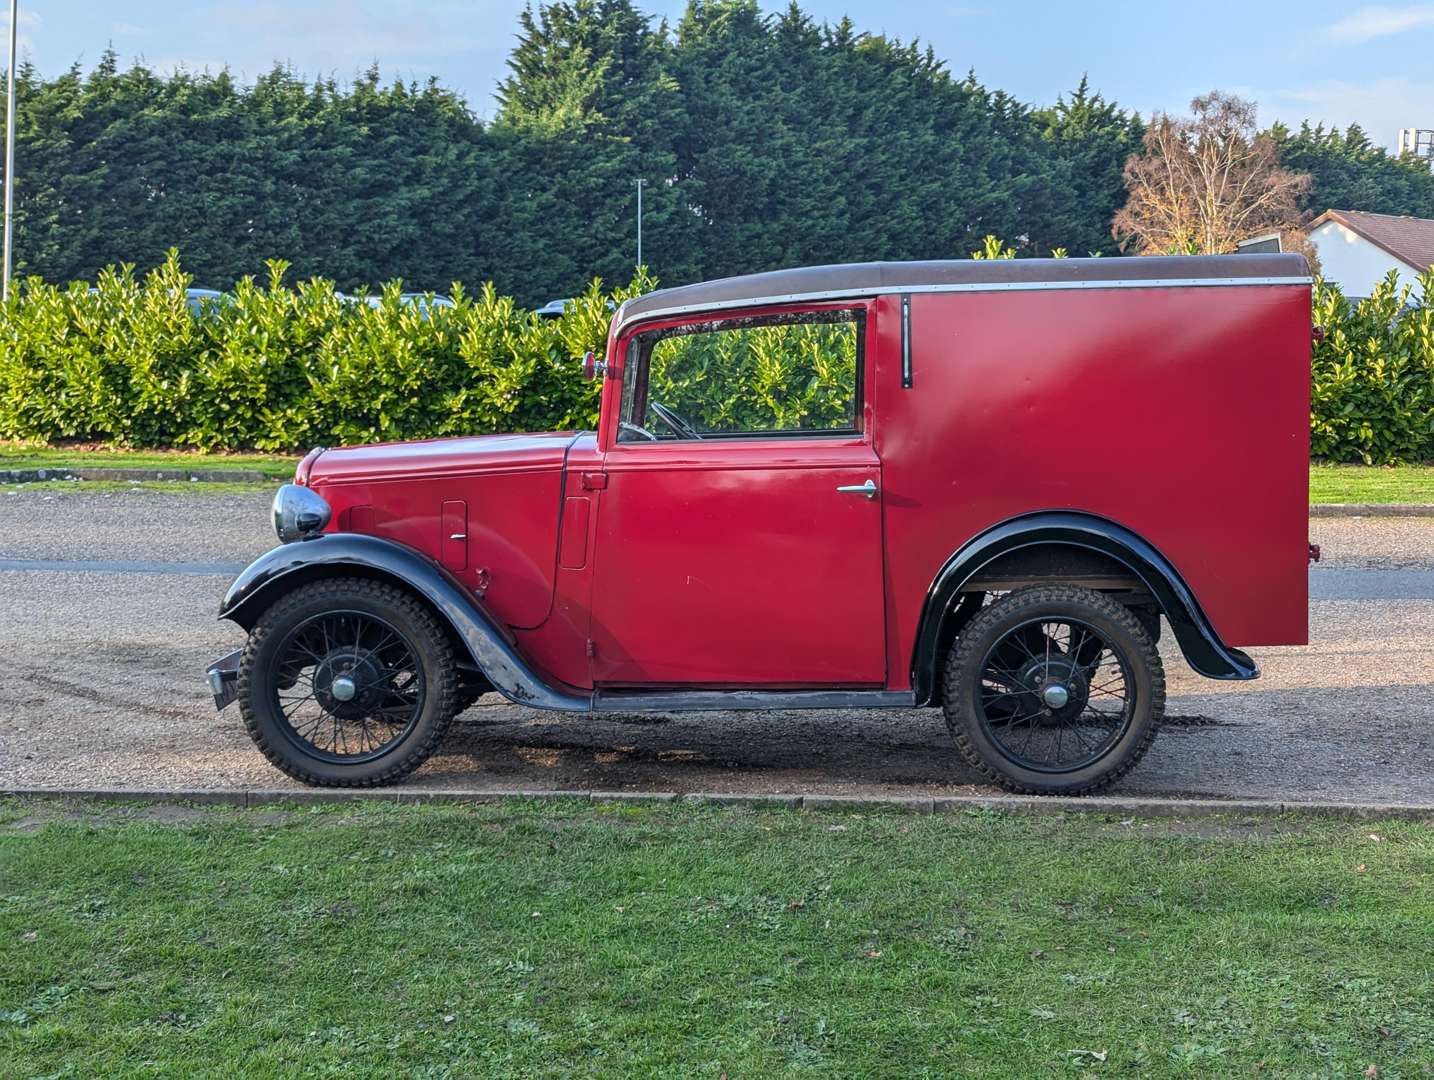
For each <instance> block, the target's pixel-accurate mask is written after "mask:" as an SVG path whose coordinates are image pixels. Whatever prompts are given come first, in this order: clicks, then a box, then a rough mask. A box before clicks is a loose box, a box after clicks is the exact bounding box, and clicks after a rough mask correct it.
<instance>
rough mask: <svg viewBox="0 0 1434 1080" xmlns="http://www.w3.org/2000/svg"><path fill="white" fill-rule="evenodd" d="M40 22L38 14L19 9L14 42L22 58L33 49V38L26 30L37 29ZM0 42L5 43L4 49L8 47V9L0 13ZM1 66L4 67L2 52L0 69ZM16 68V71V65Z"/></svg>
mask: <svg viewBox="0 0 1434 1080" xmlns="http://www.w3.org/2000/svg"><path fill="white" fill-rule="evenodd" d="M41 21H42V20H41V18H40V13H39V12H37V11H27V10H26V9H25V8H23V7H22V8H21V9H20V18H19V26H20V32H19V33H18V34H16V35H15V41H16V42H17V44H18V46H19V50H20V53H21V55H22V56H24V55H27V54H29V53H32V52H33V51H34V49H35V41H34V38H33V37H31V36H30V34H28V33H26V31H27V30H33V29H34V28H35V27H37V26H39V25H40V23H41ZM0 40H3V42H4V43H5V47H6V48H8V47H9V42H10V12H9V10H8V9H7V10H5V11H4V12H0ZM3 66H4V53H3V51H0V67H3ZM16 67H17V69H18V67H19V65H16Z"/></svg>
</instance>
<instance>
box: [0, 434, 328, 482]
mask: <svg viewBox="0 0 1434 1080" xmlns="http://www.w3.org/2000/svg"><path fill="white" fill-rule="evenodd" d="M298 463H299V459H298V458H297V457H294V456H293V455H289V454H204V453H200V452H199V451H191V450H110V449H105V448H100V447H92V446H84V447H65V446H45V445H39V444H35V443H15V442H0V469H62V468H90V469H254V470H257V471H259V472H262V473H263V474H264V475H265V476H268V477H271V478H273V479H275V480H288V479H290V478H291V477H292V476H293V475H294V466H295V465H297V464H298Z"/></svg>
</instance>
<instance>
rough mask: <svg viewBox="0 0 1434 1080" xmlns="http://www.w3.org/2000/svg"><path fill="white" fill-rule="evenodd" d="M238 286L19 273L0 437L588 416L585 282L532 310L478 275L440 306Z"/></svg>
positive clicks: (253, 443) (186, 434) (293, 432)
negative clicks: (224, 295)
mask: <svg viewBox="0 0 1434 1080" xmlns="http://www.w3.org/2000/svg"><path fill="white" fill-rule="evenodd" d="M285 270H286V265H285V264H284V263H282V262H273V263H271V264H269V280H268V282H267V283H266V284H260V283H257V282H255V281H253V280H249V279H246V280H244V281H241V282H240V283H239V284H238V286H237V287H236V288H235V290H234V292H233V293H232V294H231V296H230V297H229V298H228V299H226V300H225V301H224V302H221V303H218V304H214V305H212V306H206V310H205V312H204V314H203V316H202V317H200V318H195V317H194V316H193V315H192V313H191V312H190V309H189V306H188V302H187V300H186V298H185V295H184V290H185V288H186V287H187V286H188V285H189V284H190V282H189V279H188V278H187V277H186V276H185V275H184V273H183V271H182V270H181V268H180V265H179V259H178V257H177V255H175V254H173V253H172V254H171V255H170V258H169V261H168V262H167V263H166V264H165V265H164V266H162V267H160V268H159V269H157V270H155V271H154V272H152V273H151V274H149V275H147V276H146V277H145V278H144V279H143V280H142V281H140V280H137V279H136V278H135V277H134V276H133V275H132V273H131V272H130V271H129V270H128V269H119V270H107V271H105V272H104V273H103V274H101V275H100V278H99V280H98V281H97V282H96V286H95V288H94V289H90V288H87V287H86V285H85V284H84V283H83V282H78V283H75V284H72V285H70V286H69V287H68V288H63V289H62V288H58V287H56V286H53V285H47V284H45V283H44V282H42V281H40V280H38V279H31V280H28V281H26V282H24V283H23V285H21V286H20V287H19V288H18V289H16V290H15V293H14V295H13V296H12V297H11V299H10V301H9V303H8V304H7V305H6V306H5V308H4V310H3V319H0V438H8V439H25V440H44V441H55V440H59V439H86V440H99V441H105V442H112V443H115V444H119V445H125V446H136V447H148V446H194V447H201V448H204V449H228V450H248V449H257V450H295V449H302V448H304V447H308V446H312V445H315V444H327V445H345V444H353V443H363V442H378V441H385V440H394V439H412V438H421V437H425V436H435V435H456V434H469V433H474V432H495V431H547V430H557V429H562V428H570V427H582V426H592V425H593V423H594V421H595V417H596V412H597V398H598V389H599V387H598V384H597V383H594V382H587V381H585V380H583V379H582V377H581V373H580V371H579V365H578V364H577V363H576V362H575V361H574V359H573V358H574V357H578V356H581V355H582V354H583V353H584V352H586V351H587V350H588V349H595V350H598V351H601V350H602V349H603V348H604V347H605V344H606V338H607V326H608V322H609V319H610V318H611V307H610V304H611V303H620V302H621V301H622V300H623V299H625V298H626V297H628V296H630V295H633V294H634V293H636V292H640V291H643V290H645V289H648V288H651V283H650V282H648V281H644V280H641V279H639V280H635V281H634V282H633V283H632V284H630V285H629V286H627V287H626V288H623V289H619V290H617V291H615V292H612V293H604V292H603V291H602V287H601V283H600V282H597V281H594V282H593V284H592V286H591V287H590V288H589V289H588V291H587V292H586V293H585V294H584V295H582V296H580V297H578V298H577V299H576V300H575V301H574V302H573V303H572V304H571V305H570V306H569V310H568V313H567V314H566V315H565V316H564V317H563V318H561V319H551V320H543V319H539V318H537V317H536V316H534V315H533V314H531V312H529V311H527V310H524V309H522V308H519V307H517V306H516V305H515V303H514V301H513V300H512V299H511V298H509V297H500V296H498V295H497V294H496V293H495V292H494V290H493V289H492V287H491V286H488V287H485V288H484V289H483V290H482V291H481V292H479V293H478V294H477V295H476V296H470V295H468V294H467V293H466V292H464V291H463V289H462V288H461V287H460V286H457V285H455V286H454V288H453V292H452V298H453V301H454V305H455V306H454V307H452V308H447V307H442V308H431V309H429V311H428V313H427V315H425V313H424V312H423V311H422V310H421V309H420V308H419V307H417V306H404V305H403V304H402V303H401V301H400V299H399V288H400V286H399V284H398V283H397V282H394V283H391V284H390V285H388V286H387V287H386V288H385V289H384V291H383V299H382V303H381V304H380V305H379V306H378V307H369V306H368V305H367V304H363V303H353V302H346V301H344V300H342V299H340V298H339V296H338V295H336V293H335V291H334V289H333V286H332V284H331V283H329V282H326V281H322V280H313V281H306V282H302V283H300V284H298V285H296V286H292V287H291V286H288V285H285V284H284V281H283V279H284V273H285Z"/></svg>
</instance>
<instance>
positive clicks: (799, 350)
mask: <svg viewBox="0 0 1434 1080" xmlns="http://www.w3.org/2000/svg"><path fill="white" fill-rule="evenodd" d="M864 338H865V319H864V313H863V312H861V311H849V310H838V311H808V312H800V313H794V314H787V315H766V316H753V317H748V318H735V319H722V320H719V321H711V322H701V323H690V324H688V325H685V326H676V327H668V328H667V329H664V330H655V331H652V332H651V333H647V334H639V335H638V336H637V337H635V338H634V339H633V342H632V345H631V346H630V347H629V351H628V358H627V364H626V365H625V374H624V380H623V403H622V417H621V425H620V429H619V432H618V441H619V442H666V441H672V440H681V439H719V438H744V437H747V438H751V437H758V436H769V435H781V436H804V435H805V436H816V435H832V434H850V433H854V432H856V431H857V430H858V418H859V417H860V415H861V409H860V400H859V393H858V388H859V386H860V378H859V369H860V367H861V357H862V353H863V346H864Z"/></svg>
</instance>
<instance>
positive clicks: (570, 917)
mask: <svg viewBox="0 0 1434 1080" xmlns="http://www.w3.org/2000/svg"><path fill="white" fill-rule="evenodd" d="M1431 922H1434V833H1431V831H1430V830H1429V829H1428V828H1427V826H1423V825H1414V824H1397V823H1390V824H1373V823H1367V822H1366V823H1362V824H1349V823H1330V822H1323V823H1321V822H1304V821H1298V820H1293V819H1290V820H1282V821H1277V822H1274V823H1271V822H1268V821H1267V822H1263V823H1244V822H1240V821H1236V820H1229V821H1223V820H1202V821H1198V822H1190V823H1177V822H1170V821H1151V822H1138V821H1137V822H1120V821H1116V820H1103V819H1098V818H1087V817H1070V818H1026V817H1019V816H1006V815H999V814H992V813H970V814H961V815H955V816H949V817H947V816H937V817H928V818H917V817H906V816H901V815H896V814H890V815H886V814H873V815H855V814H847V815H838V814H830V815H826V814H800V813H796V812H783V811H761V812H758V811H748V810H726V809H716V808H700V807H686V806H677V807H619V806H599V807H589V806H586V805H581V804H576V803H574V804H567V805H564V804H556V805H555V804H540V803H524V802H511V803H506V804H503V805H500V806H478V807H454V806H447V807H417V806H397V805H387V806H384V805H369V806H364V807H353V806H343V807H328V808H316V809H304V810H290V811H287V812H282V811H253V810H251V811H247V812H244V811H234V810H223V809H213V810H183V809H175V808H168V809H166V808H151V809H149V810H136V809H131V810H118V809H111V810H100V809H96V808H93V807H91V808H89V809H81V808H74V809H73V810H72V811H71V812H70V813H68V814H67V813H66V812H65V811H64V810H63V808H58V807H56V806H54V805H53V804H43V803H42V804H35V805H29V806H27V805H25V804H21V803H17V802H13V801H12V802H9V803H0V1075H3V1076H7V1077H9V1076H17V1077H20V1076H42V1075H43V1076H75V1077H86V1076H95V1075H145V1076H176V1077H180V1076H185V1077H187V1076H192V1075H232V1074H234V1073H235V1072H236V1071H237V1072H239V1073H242V1074H243V1075H263V1076H271V1075H284V1076H299V1075H306V1076H307V1075H338V1076H345V1077H347V1076H392V1075H400V1074H402V1075H410V1076H424V1077H429V1076H433V1077H437V1076H500V1075H501V1076H522V1077H531V1076H569V1075H574V1074H577V1075H584V1076H587V1075H600V1076H612V1077H628V1076H656V1075H662V1076H684V1077H685V1076H696V1077H711V1078H713V1080H716V1078H717V1077H719V1076H721V1075H723V1074H726V1075H727V1076H730V1077H733V1078H737V1077H751V1076H795V1075H811V1076H821V1077H829V1076H834V1075H835V1076H895V1075H901V1076H950V1075H968V1076H979V1077H1022V1078H1025V1077H1031V1076H1042V1075H1089V1076H1100V1075H1105V1074H1122V1075H1127V1076H1136V1075H1138V1076H1200V1077H1204V1076H1215V1075H1222V1076H1223V1075H1236V1074H1244V1075H1248V1074H1251V1073H1257V1074H1262V1075H1274V1076H1291V1075H1302V1076H1303V1075H1319V1076H1350V1077H1356V1076H1363V1075H1366V1070H1367V1069H1368V1068H1369V1066H1370V1065H1375V1066H1376V1067H1377V1069H1378V1075H1379V1076H1382V1077H1396V1076H1414V1075H1426V1074H1427V1072H1428V1071H1429V1070H1430V1069H1431V1068H1434V945H1431V938H1430V933H1429V929H1430V926H1431ZM1368 1075H1374V1073H1368Z"/></svg>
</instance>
